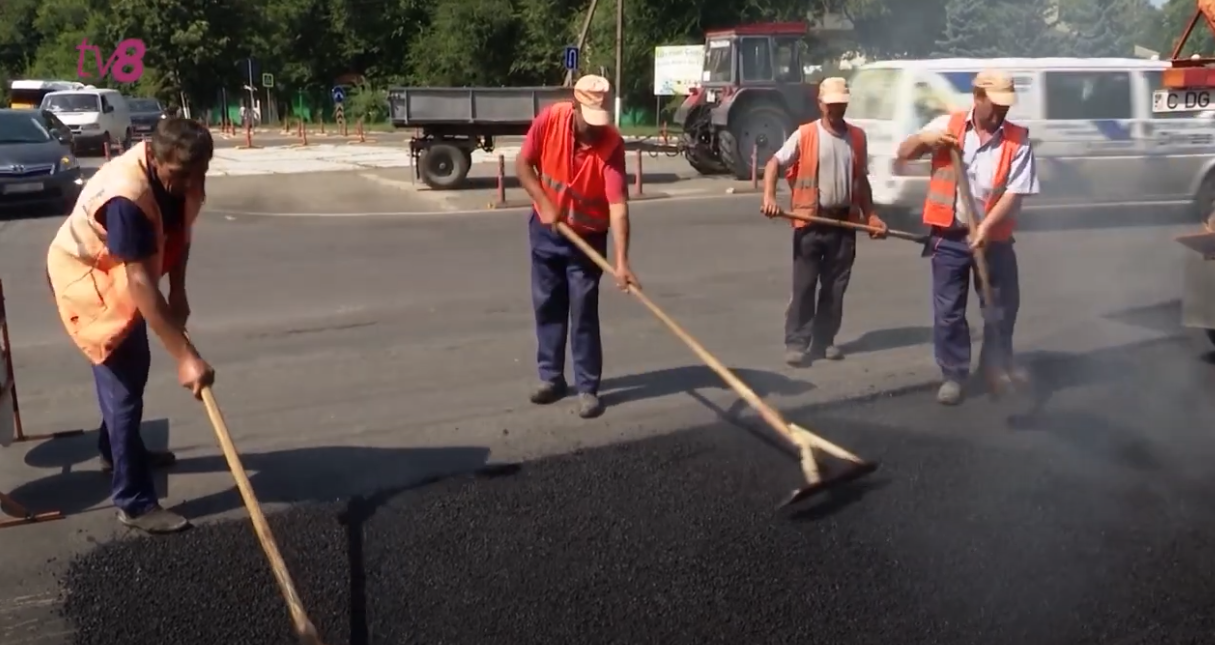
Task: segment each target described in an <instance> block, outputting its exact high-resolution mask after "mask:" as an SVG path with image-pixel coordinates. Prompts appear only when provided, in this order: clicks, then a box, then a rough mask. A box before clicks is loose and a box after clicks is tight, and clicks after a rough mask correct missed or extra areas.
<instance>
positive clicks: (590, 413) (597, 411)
mask: <svg viewBox="0 0 1215 645" xmlns="http://www.w3.org/2000/svg"><path fill="white" fill-rule="evenodd" d="M601 414H603V402H602V401H600V400H599V397H598V396H596V395H594V394H591V393H589V392H583V393H582V394H579V395H578V416H580V417H582V418H583V419H594V418H595V417H597V416H599V415H601Z"/></svg>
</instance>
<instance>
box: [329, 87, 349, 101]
mask: <svg viewBox="0 0 1215 645" xmlns="http://www.w3.org/2000/svg"><path fill="white" fill-rule="evenodd" d="M330 94H331V95H332V96H333V102H334V103H342V102H344V101H345V100H346V90H344V89H342V88H341V87H340V86H336V85H335V86H334V88H333V90H332V91H331V92H330Z"/></svg>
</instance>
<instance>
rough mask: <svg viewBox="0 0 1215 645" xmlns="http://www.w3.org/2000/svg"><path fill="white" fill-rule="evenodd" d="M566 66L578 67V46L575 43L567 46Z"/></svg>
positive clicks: (570, 67)
mask: <svg viewBox="0 0 1215 645" xmlns="http://www.w3.org/2000/svg"><path fill="white" fill-rule="evenodd" d="M565 68H566V69H569V70H574V69H578V48H577V47H574V46H573V45H570V46H569V47H566V48H565Z"/></svg>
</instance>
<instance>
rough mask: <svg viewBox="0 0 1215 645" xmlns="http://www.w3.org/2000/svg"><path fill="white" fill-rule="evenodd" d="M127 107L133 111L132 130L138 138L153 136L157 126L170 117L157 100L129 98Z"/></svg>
mask: <svg viewBox="0 0 1215 645" xmlns="http://www.w3.org/2000/svg"><path fill="white" fill-rule="evenodd" d="M127 107H129V108H130V109H131V130H132V131H133V132H134V133H135V137H136V138H143V137H150V136H152V131H153V130H155V129H156V124H157V123H159V122H160V120H161V119H163V118H166V117H167V116H168V113H167V112H166V111H165V108H164V106H163V105H161V104H160V101H157V100H156V99H140V98H133V97H127Z"/></svg>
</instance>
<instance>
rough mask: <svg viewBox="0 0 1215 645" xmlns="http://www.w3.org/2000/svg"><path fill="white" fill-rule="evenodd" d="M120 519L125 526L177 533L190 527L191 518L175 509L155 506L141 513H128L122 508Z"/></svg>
mask: <svg viewBox="0 0 1215 645" xmlns="http://www.w3.org/2000/svg"><path fill="white" fill-rule="evenodd" d="M118 521H119V522H121V523H122V524H123V526H129V527H131V528H133V529H139V530H140V531H143V532H144V533H151V534H153V535H160V534H165V533H177V532H180V531H184V530H186V529H188V528H190V520H187V519H186V518H184V517H182V516H180V515H178V514H177V513H174V512H173V511H166V510H165V509H163V508H161V507H160V506H153V507H152V508H150V509H148V510H146V511H144V512H143V513H140V514H139V515H128V514H127V512H126V511H124V510H121V509H120V510H119V511H118Z"/></svg>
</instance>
